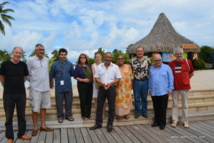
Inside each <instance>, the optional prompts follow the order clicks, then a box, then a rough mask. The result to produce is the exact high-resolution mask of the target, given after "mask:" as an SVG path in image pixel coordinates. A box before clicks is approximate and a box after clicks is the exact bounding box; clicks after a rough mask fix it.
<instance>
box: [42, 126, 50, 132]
mask: <svg viewBox="0 0 214 143" xmlns="http://www.w3.org/2000/svg"><path fill="white" fill-rule="evenodd" d="M40 131H46V132H51V131H53V129H51V128H48V127H45V128H42V127H40Z"/></svg>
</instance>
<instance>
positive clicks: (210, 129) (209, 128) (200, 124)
mask: <svg viewBox="0 0 214 143" xmlns="http://www.w3.org/2000/svg"><path fill="white" fill-rule="evenodd" d="M196 124H199V126H200V127H201V128H204V129H207V130H209V131H210V132H212V133H213V134H214V126H212V125H209V124H206V123H204V122H196Z"/></svg>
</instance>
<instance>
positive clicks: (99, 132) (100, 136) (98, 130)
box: [95, 129, 108, 143]
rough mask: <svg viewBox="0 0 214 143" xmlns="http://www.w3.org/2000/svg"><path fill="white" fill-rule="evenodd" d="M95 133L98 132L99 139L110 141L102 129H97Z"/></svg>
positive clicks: (104, 141)
mask: <svg viewBox="0 0 214 143" xmlns="http://www.w3.org/2000/svg"><path fill="white" fill-rule="evenodd" d="M95 133H96V134H97V136H98V138H99V140H100V141H101V142H102V143H108V140H107V139H106V137H105V135H104V134H103V133H102V131H101V130H100V129H96V130H95Z"/></svg>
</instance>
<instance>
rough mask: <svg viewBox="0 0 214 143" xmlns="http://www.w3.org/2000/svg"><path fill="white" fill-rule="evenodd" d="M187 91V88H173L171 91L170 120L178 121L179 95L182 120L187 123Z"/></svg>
mask: <svg viewBox="0 0 214 143" xmlns="http://www.w3.org/2000/svg"><path fill="white" fill-rule="evenodd" d="M188 92H189V90H174V91H173V92H172V121H173V122H178V100H179V96H180V95H181V102H182V121H183V123H188V119H187V114H188Z"/></svg>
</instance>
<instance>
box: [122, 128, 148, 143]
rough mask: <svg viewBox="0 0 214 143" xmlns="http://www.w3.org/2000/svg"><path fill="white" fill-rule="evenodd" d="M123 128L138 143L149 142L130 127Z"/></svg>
mask: <svg viewBox="0 0 214 143" xmlns="http://www.w3.org/2000/svg"><path fill="white" fill-rule="evenodd" d="M125 128H126V129H127V130H129V131H130V132H131V133H132V134H133V135H134V136H135V137H136V138H137V139H138V140H139V141H140V142H143V143H148V142H149V141H148V140H146V139H145V138H144V137H143V136H142V135H141V134H140V133H138V132H137V131H136V130H135V129H134V128H133V127H132V126H125Z"/></svg>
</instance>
